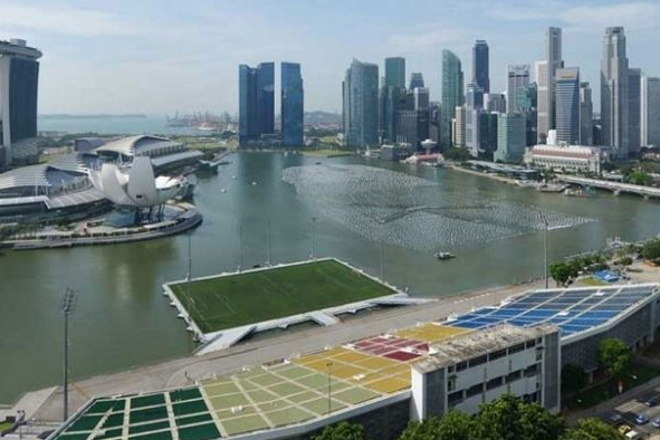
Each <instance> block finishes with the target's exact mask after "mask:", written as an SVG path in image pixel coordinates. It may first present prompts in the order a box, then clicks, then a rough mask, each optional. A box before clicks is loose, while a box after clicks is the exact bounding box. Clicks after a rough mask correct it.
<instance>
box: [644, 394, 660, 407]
mask: <svg viewBox="0 0 660 440" xmlns="http://www.w3.org/2000/svg"><path fill="white" fill-rule="evenodd" d="M659 403H660V394H655V395H653V396H650V397H648V398H647V399H646V400H645V401H644V405H646V406H656V405H657V404H659Z"/></svg>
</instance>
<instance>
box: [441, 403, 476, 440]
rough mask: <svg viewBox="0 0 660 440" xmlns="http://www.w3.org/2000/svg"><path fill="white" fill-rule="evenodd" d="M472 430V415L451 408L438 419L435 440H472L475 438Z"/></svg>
mask: <svg viewBox="0 0 660 440" xmlns="http://www.w3.org/2000/svg"><path fill="white" fill-rule="evenodd" d="M474 431H475V422H474V419H473V418H472V417H470V416H469V415H468V414H465V413H464V412H461V411H456V410H451V411H449V412H448V413H447V414H445V415H444V416H443V417H442V418H441V419H440V423H439V425H438V436H437V437H436V440H472V439H475V437H474Z"/></svg>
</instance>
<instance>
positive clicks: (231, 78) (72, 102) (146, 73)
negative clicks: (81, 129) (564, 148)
mask: <svg viewBox="0 0 660 440" xmlns="http://www.w3.org/2000/svg"><path fill="white" fill-rule="evenodd" d="M658 23H660V1H659V0H640V1H622V0H415V1H410V2H409V1H401V0H377V1H376V0H296V1H293V0H234V1H227V0H188V1H183V0H177V1H170V0H161V1H156V0H139V1H135V0H85V1H81V0H70V1H48V0H20V1H17V0H12V1H5V0H0V39H9V38H23V39H26V40H28V44H29V45H30V46H33V47H36V48H38V49H40V50H41V51H42V52H43V53H44V56H43V57H42V58H41V67H40V88H39V112H40V113H41V114H45V113H71V114H90V113H135V112H137V113H146V114H167V113H169V114H172V113H174V111H179V112H187V111H211V112H216V113H219V112H223V111H228V112H230V113H235V112H236V111H237V109H238V65H239V64H241V63H247V64H250V65H255V64H258V63H259V62H263V61H275V62H277V63H278V65H277V67H276V78H277V80H276V81H277V82H279V62H281V61H293V62H299V63H301V66H302V74H303V78H304V87H305V109H306V110H308V111H311V110H325V111H336V112H340V111H341V82H342V79H343V77H344V74H345V71H346V68H347V67H348V66H349V65H350V63H351V61H352V59H353V58H357V59H359V60H361V61H368V62H373V63H378V64H379V65H380V66H381V68H380V71H381V75H382V73H383V63H384V61H383V60H384V58H385V57H388V56H403V57H405V58H406V77H407V78H409V76H410V72H416V71H419V72H422V73H423V74H424V79H425V81H426V85H427V87H429V88H430V92H431V99H433V100H439V99H440V83H441V78H440V75H441V53H442V50H443V49H449V50H452V51H454V52H455V53H456V54H457V55H458V56H459V57H460V58H461V60H462V63H463V70H464V72H465V78H466V83H467V82H468V81H469V79H470V78H471V77H472V66H471V64H472V61H471V47H472V45H473V44H474V41H475V40H477V39H485V40H487V41H488V44H489V46H490V78H491V90H492V91H504V89H505V73H506V65H507V64H530V65H532V66H533V63H534V61H536V60H540V59H542V58H543V40H544V33H545V29H546V28H547V27H548V26H559V27H561V28H562V29H563V55H564V56H563V57H564V60H565V64H566V66H578V67H580V74H581V80H583V81H590V82H591V84H592V88H593V89H594V95H595V96H594V101H595V107H596V108H598V107H599V105H598V96H599V93H598V89H599V78H600V76H599V68H600V67H599V66H600V58H601V51H602V38H603V35H604V32H605V28H606V27H607V26H619V25H621V26H625V30H626V36H627V43H628V57H629V59H630V66H631V67H640V68H642V70H643V71H644V72H645V73H646V74H648V75H650V76H660V57H659V56H657V54H658V52H657V50H658V49H657V45H658V43H660V25H658ZM276 90H279V87H278V88H277V89H276ZM277 94H278V92H276V96H277ZM276 105H278V104H277V103H276Z"/></svg>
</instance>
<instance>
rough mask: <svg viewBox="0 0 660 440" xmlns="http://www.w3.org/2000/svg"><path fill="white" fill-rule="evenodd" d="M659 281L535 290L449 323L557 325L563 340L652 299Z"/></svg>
mask: <svg viewBox="0 0 660 440" xmlns="http://www.w3.org/2000/svg"><path fill="white" fill-rule="evenodd" d="M655 288H657V284H637V285H634V286H625V285H624V286H622V285H617V286H605V287H585V288H578V289H576V288H570V289H569V288H557V289H548V290H536V291H533V292H530V293H527V294H525V295H522V296H519V297H517V298H515V299H512V300H508V301H504V302H503V303H502V304H500V305H499V306H498V307H482V308H479V309H475V310H473V311H471V312H470V313H466V314H463V315H458V316H453V317H450V318H449V319H448V320H447V324H449V325H452V326H455V327H463V328H469V329H473V330H477V329H482V328H486V327H492V326H494V325H497V324H500V323H503V322H507V323H509V324H512V325H516V326H520V327H531V326H534V325H537V324H540V323H550V324H556V325H558V326H559V327H560V328H561V337H562V339H565V338H568V337H576V336H578V335H579V334H582V333H584V332H586V331H587V330H590V329H593V328H596V327H600V326H603V325H606V324H607V323H608V322H610V321H612V320H614V319H615V318H617V317H618V316H619V315H623V314H624V313H627V312H630V311H634V310H636V309H637V308H638V306H641V305H642V304H644V303H646V302H647V301H651V300H652V298H653V293H654V289H655Z"/></svg>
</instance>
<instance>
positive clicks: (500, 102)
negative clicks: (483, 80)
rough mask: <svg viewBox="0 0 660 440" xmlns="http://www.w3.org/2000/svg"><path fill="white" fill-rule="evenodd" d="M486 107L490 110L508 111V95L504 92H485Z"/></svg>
mask: <svg viewBox="0 0 660 440" xmlns="http://www.w3.org/2000/svg"><path fill="white" fill-rule="evenodd" d="M484 108H485V109H486V111H488V112H497V113H506V96H505V95H503V94H502V93H487V94H484Z"/></svg>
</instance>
